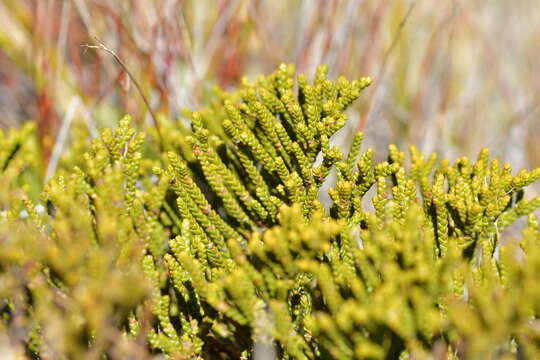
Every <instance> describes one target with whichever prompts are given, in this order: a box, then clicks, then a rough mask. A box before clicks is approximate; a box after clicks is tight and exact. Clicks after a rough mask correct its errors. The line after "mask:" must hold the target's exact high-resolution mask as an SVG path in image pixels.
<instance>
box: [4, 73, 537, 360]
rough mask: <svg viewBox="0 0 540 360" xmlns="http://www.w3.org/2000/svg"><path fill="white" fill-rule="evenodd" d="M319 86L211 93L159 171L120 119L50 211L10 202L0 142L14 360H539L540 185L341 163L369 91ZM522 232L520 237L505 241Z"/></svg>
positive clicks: (284, 82) (467, 170)
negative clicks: (515, 229) (340, 135)
mask: <svg viewBox="0 0 540 360" xmlns="http://www.w3.org/2000/svg"><path fill="white" fill-rule="evenodd" d="M326 75H327V69H326V67H324V66H321V67H319V68H318V70H317V73H316V76H315V79H314V81H313V82H312V83H309V82H308V80H307V78H306V77H305V76H303V75H298V77H297V78H296V84H295V78H294V68H293V67H292V66H290V65H282V66H280V68H279V69H278V70H277V71H276V72H274V73H273V74H271V75H269V76H264V77H260V78H259V79H257V81H256V83H253V84H252V83H249V82H248V81H244V82H243V84H242V86H241V88H240V89H239V90H238V91H237V92H235V93H224V92H222V91H220V90H216V92H217V94H218V97H219V99H220V100H219V102H217V103H216V104H213V105H212V106H210V107H209V108H208V109H205V110H201V111H198V112H187V113H188V115H189V117H190V120H191V121H190V124H191V128H190V129H188V128H186V127H184V126H182V125H181V124H177V123H175V124H170V123H166V122H163V123H162V126H163V128H162V133H163V143H162V144H161V146H162V147H163V148H164V149H165V151H164V152H163V154H159V153H151V151H150V150H149V149H148V148H146V149H143V146H146V145H145V138H144V135H143V134H142V133H135V131H134V130H133V129H132V127H131V125H130V120H129V118H128V117H126V118H124V119H122V120H121V121H120V123H119V126H118V128H117V129H116V130H110V129H105V130H104V131H103V132H102V134H101V136H100V138H99V139H94V140H93V141H92V144H91V145H90V146H89V147H87V149H86V150H85V151H86V152H85V153H84V154H78V156H77V154H71V155H70V157H71V158H72V159H75V160H71V163H72V164H78V165H77V166H74V167H73V168H71V169H70V168H68V167H66V166H64V167H63V168H62V169H60V170H59V172H58V174H57V176H56V177H55V178H54V179H53V180H52V181H51V182H50V183H48V184H47V185H46V186H45V187H44V190H43V193H42V195H41V198H40V200H39V204H36V203H35V202H34V201H32V200H30V199H29V198H28V197H27V196H26V195H24V192H23V191H20V192H18V191H12V189H13V188H14V187H15V186H18V185H19V184H18V183H16V178H17V176H16V173H17V172H18V171H20V164H19V163H17V161H16V158H15V157H14V156H13V154H14V150H13V149H16V148H17V144H19V143H21V141H20V140H17V139H22V138H24V137H27V136H28V134H27V133H26V132H25V131H23V132H21V133H19V134H14V135H12V136H11V137H10V138H8V139H3V138H2V140H1V141H2V142H3V143H6V144H8V146H3V147H2V149H1V156H0V165H2V166H0V168H1V170H2V173H1V175H0V176H2V179H6V181H7V183H8V184H9V187H8V189H9V190H10V193H9V194H4V195H3V197H2V201H3V203H2V204H3V206H4V207H5V208H6V210H5V211H4V213H3V215H2V219H1V220H0V221H1V224H0V225H1V226H0V246H1V249H2V250H1V252H0V269H1V274H0V284H1V285H0V296H1V298H2V303H1V313H2V319H1V322H0V331H2V332H3V333H5V334H6V335H7V336H8V339H9V341H10V344H11V345H10V346H12V348H13V349H14V350H13V351H19V352H20V353H21V354H23V353H26V354H27V355H28V356H33V357H38V358H54V359H62V358H66V359H79V358H84V359H91V358H95V359H98V358H100V359H101V358H112V359H125V358H143V357H148V356H157V355H158V354H164V355H165V356H167V357H169V358H173V359H239V358H244V359H247V358H257V357H258V356H260V355H261V352H262V351H267V352H269V353H270V354H271V355H270V356H275V357H276V358H280V359H398V358H399V359H407V358H414V359H428V358H433V357H434V356H438V357H439V358H446V357H447V358H451V359H485V358H516V357H517V356H518V354H519V356H521V357H522V358H527V359H535V358H537V357H538V356H539V354H540V332H539V330H538V327H539V324H538V320H537V319H536V317H537V316H538V314H539V311H540V287H538V286H537V274H538V273H539V272H540V253H539V250H540V235H539V231H538V229H539V225H538V220H537V219H536V218H535V216H534V215H533V214H532V212H533V211H534V210H535V209H537V208H538V207H540V197H536V198H534V199H530V200H528V199H526V198H525V197H524V188H525V187H526V186H527V185H529V184H530V183H532V182H534V181H535V180H537V179H538V178H540V169H536V170H533V171H527V170H522V171H520V172H518V173H517V174H513V172H512V169H511V168H510V165H508V164H504V165H501V164H500V163H499V162H498V161H497V160H495V159H493V160H490V159H489V153H488V151H487V150H486V149H484V150H482V151H481V152H480V154H479V156H478V159H477V160H476V161H474V162H473V161H471V160H469V159H467V158H459V159H458V160H456V161H455V162H454V163H453V164H452V163H450V162H449V161H447V160H440V161H438V159H437V156H436V155H435V154H432V155H429V156H426V155H425V154H422V153H421V152H420V151H419V150H418V149H417V148H415V147H414V146H412V147H411V148H410V151H409V160H407V161H406V159H405V158H406V155H405V153H403V152H400V151H399V149H397V148H396V147H395V146H393V145H391V146H389V155H388V161H385V162H381V163H375V162H374V160H373V159H374V153H373V150H371V149H367V150H365V151H363V152H362V151H361V150H360V149H361V143H362V138H363V134H362V133H358V134H357V135H356V136H355V138H354V140H353V142H352V144H351V146H350V149H349V151H348V152H347V154H346V155H345V154H343V153H342V151H341V150H340V149H339V148H338V147H336V146H331V145H330V138H331V137H332V135H334V134H335V133H336V132H337V131H338V130H339V129H340V128H341V127H343V126H344V124H345V122H346V120H347V116H346V114H345V113H344V111H345V109H346V108H347V106H349V105H350V104H351V103H352V102H353V101H354V100H355V99H356V98H358V96H359V95H360V93H361V91H362V89H364V88H365V87H366V86H368V85H369V84H370V82H371V80H370V79H369V78H363V79H360V80H356V81H352V82H349V81H348V80H347V79H345V78H343V77H340V78H338V79H337V81H335V82H332V81H331V80H329V79H328V78H327V76H326ZM148 133H150V134H152V133H153V131H151V130H148ZM13 144H15V145H13ZM81 148H84V147H81V146H78V147H77V149H81ZM68 163H69V162H68ZM331 172H335V173H336V175H337V180H336V182H335V185H334V186H333V187H332V188H331V189H330V190H329V191H328V193H329V195H330V198H331V200H332V204H331V206H330V208H328V209H326V208H325V207H324V206H323V204H322V203H321V202H320V200H319V196H320V192H321V191H324V190H321V188H322V185H323V183H324V182H325V180H326V179H327V177H328V175H329V174H330V173H331ZM10 174H11V175H10ZM17 181H19V180H17ZM371 188H374V192H373V194H372V195H368V191H369V190H370V189H371ZM369 194H371V193H369ZM369 202H371V204H372V205H373V209H374V211H371V210H370V209H371V207H369V206H368V205H369ZM8 205H9V209H8V208H7V206H8ZM522 216H528V225H527V226H526V227H525V228H524V229H523V231H522V236H521V238H520V239H514V238H512V237H510V236H503V234H504V229H505V228H507V227H508V226H509V225H511V224H512V223H514V222H515V221H516V220H517V219H518V218H519V217H522ZM261 349H263V350H261ZM272 354H273V355H272ZM265 356H267V355H265Z"/></svg>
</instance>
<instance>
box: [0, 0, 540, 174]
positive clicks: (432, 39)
mask: <svg viewBox="0 0 540 360" xmlns="http://www.w3.org/2000/svg"><path fill="white" fill-rule="evenodd" d="M94 37H97V38H99V39H100V40H101V41H103V43H104V44H106V46H107V47H108V48H110V49H111V50H112V51H114V52H115V53H116V54H117V55H118V56H119V57H120V58H121V59H122V60H123V61H124V63H125V64H126V66H127V67H128V68H129V70H130V71H131V73H132V74H133V76H134V78H135V79H137V81H138V83H139V84H140V85H141V88H142V91H143V92H144V94H145V95H146V97H147V98H148V99H149V102H150V106H151V108H152V109H153V110H154V112H155V113H157V114H161V115H162V116H163V115H165V116H167V117H168V118H171V119H176V118H180V117H181V115H180V114H181V110H182V109H183V108H190V109H197V108H199V107H203V106H204V105H205V103H206V102H207V101H208V99H209V97H210V96H212V95H211V94H212V91H211V89H212V87H213V86H214V85H219V86H221V87H223V88H225V89H233V88H234V87H235V86H236V85H237V84H238V83H239V82H240V81H241V77H242V76H244V75H246V76H247V77H248V78H252V79H254V78H255V76H256V75H257V74H259V73H267V72H270V71H272V70H273V69H274V68H275V67H276V66H277V65H278V64H279V63H280V62H293V63H295V64H296V65H297V69H298V70H299V71H301V72H304V73H306V74H308V75H312V74H313V72H314V69H315V67H316V66H317V65H319V64H320V63H327V64H328V65H329V66H330V70H331V76H338V75H345V76H347V77H348V78H358V77H360V76H364V75H369V76H371V77H373V79H374V84H373V85H372V86H371V87H370V88H369V89H368V90H366V91H365V92H364V93H363V94H362V97H361V99H360V100H359V101H358V103H357V104H356V105H355V106H354V107H353V108H352V109H351V110H350V112H349V115H350V121H349V123H348V124H347V126H346V128H345V129H344V130H343V131H342V136H343V139H347V138H348V137H349V136H350V134H352V133H353V132H354V131H355V130H357V129H363V130H364V131H365V132H366V143H367V146H370V147H374V148H375V150H376V151H377V152H378V154H380V155H379V156H385V154H386V149H387V146H388V144H389V143H395V144H397V145H398V146H400V148H402V149H407V147H408V146H409V145H410V144H412V143H415V144H417V145H418V147H419V148H420V149H421V150H423V151H426V152H432V151H437V152H439V153H440V154H441V155H442V157H448V158H450V159H455V158H456V157H457V156H459V155H467V156H471V157H476V154H477V153H478V151H479V150H480V148H481V147H483V146H488V147H489V148H490V149H491V151H492V154H494V155H495V156H497V157H499V158H500V159H502V160H503V161H508V162H511V163H512V165H513V167H514V168H515V169H516V168H521V167H528V168H532V167H538V166H540V145H539V142H540V3H539V2H538V0H513V1H510V0H508V1H505V0H490V1H485V0H446V1H435V0H418V1H411V0H391V1H390V0H388V1H384V0H348V1H347V0H259V1H249V0H214V1H210V0H184V1H182V0H0V126H1V127H2V128H8V127H13V126H20V124H21V123H23V122H26V121H34V122H36V123H37V125H38V129H39V134H40V146H41V149H42V153H43V160H44V161H45V162H47V161H49V159H50V155H51V153H52V150H53V148H54V147H55V144H57V142H58V141H62V148H64V147H68V146H69V136H66V135H65V134H69V131H68V130H69V128H70V127H71V126H72V124H74V123H77V122H82V123H84V124H86V126H88V128H89V129H90V131H91V133H94V134H95V133H96V131H97V129H99V128H101V127H103V126H107V125H112V124H115V123H116V121H117V120H118V119H119V118H120V117H121V116H122V115H123V114H125V113H130V114H132V115H133V116H134V117H135V119H137V122H138V123H139V124H140V123H141V122H144V121H147V122H150V121H151V119H150V114H149V113H148V110H147V107H145V105H144V103H143V102H142V100H141V97H140V96H139V94H138V93H137V91H136V89H135V87H134V86H133V83H132V82H131V81H130V80H129V78H128V76H127V75H126V74H125V73H124V71H123V69H122V68H121V67H120V66H119V65H118V64H117V63H116V62H115V59H114V58H113V57H112V56H111V55H110V54H108V53H107V52H105V51H100V50H95V49H89V48H86V47H84V46H83V45H85V44H90V45H95V43H96V42H95V40H94ZM62 134H63V135H62ZM64 143H65V144H64Z"/></svg>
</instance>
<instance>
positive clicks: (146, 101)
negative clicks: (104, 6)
mask: <svg viewBox="0 0 540 360" xmlns="http://www.w3.org/2000/svg"><path fill="white" fill-rule="evenodd" d="M94 39H95V40H96V42H97V43H98V45H88V44H84V45H81V46H82V47H84V48H86V49H97V50H104V51H106V52H107V53H109V54H110V55H112V57H113V58H114V60H116V62H117V63H118V65H120V67H121V68H122V69H123V70H124V71H125V72H126V74H127V75H128V77H129V79H130V80H131V81H132V82H133V84H134V85H135V88H136V89H137V91H138V92H139V94H140V95H141V98H142V100H143V102H144V105H146V107H147V108H148V111H149V112H150V116H151V117H152V121H153V122H154V127H155V128H156V132H157V135H158V138H159V147H160V148H161V149H162V150H163V137H162V136H161V130H160V128H159V122H158V120H157V117H156V114H155V113H154V111H153V110H152V108H151V107H150V103H149V102H148V99H147V98H146V96H145V95H144V93H143V91H142V89H141V86H140V85H139V82H138V81H137V79H135V77H134V76H133V74H132V73H131V71H129V69H128V67H127V66H126V64H125V63H124V62H123V61H122V59H120V57H119V56H118V55H116V53H115V52H114V51H112V50H111V49H109V48H108V47H107V45H105V43H103V41H101V40H100V39H99V38H98V37H97V36H94Z"/></svg>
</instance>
